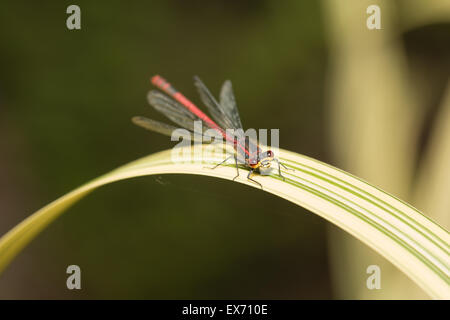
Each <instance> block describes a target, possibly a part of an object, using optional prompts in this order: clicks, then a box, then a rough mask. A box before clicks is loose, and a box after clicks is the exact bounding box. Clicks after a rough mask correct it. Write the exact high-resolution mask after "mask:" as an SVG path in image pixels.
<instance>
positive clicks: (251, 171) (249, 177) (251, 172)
mask: <svg viewBox="0 0 450 320" xmlns="http://www.w3.org/2000/svg"><path fill="white" fill-rule="evenodd" d="M254 171H255V169H251V170H250V171H249V173H248V175H247V179H248V180H250V181H252V182H254V183H256V184H258V185H259V186H260V187H261V190H262V188H263V186H262V184H261V183H259V182H258V181H256V180H254V179H252V178H251V176H252V174H253V172H254Z"/></svg>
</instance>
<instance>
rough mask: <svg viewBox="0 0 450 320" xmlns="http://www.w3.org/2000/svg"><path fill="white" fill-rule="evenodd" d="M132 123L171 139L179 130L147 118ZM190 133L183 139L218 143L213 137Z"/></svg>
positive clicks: (134, 119)
mask: <svg viewBox="0 0 450 320" xmlns="http://www.w3.org/2000/svg"><path fill="white" fill-rule="evenodd" d="M131 121H133V123H134V124H136V125H138V126H140V127H142V128H144V129H147V130H150V131H154V132H157V133H160V134H163V135H166V136H169V137H171V136H172V134H173V132H174V131H175V130H177V129H179V128H177V127H175V126H172V125H170V124H167V123H163V122H159V121H156V120H153V119H149V118H146V117H142V116H136V117H133V118H132V119H131ZM188 131H189V133H188V134H186V135H182V136H183V138H185V139H189V140H192V141H198V142H202V143H210V142H211V141H213V142H215V141H216V140H215V139H213V137H212V136H211V135H208V134H205V135H202V134H199V133H195V132H193V131H191V130H188ZM180 133H181V132H180ZM205 138H207V139H205Z"/></svg>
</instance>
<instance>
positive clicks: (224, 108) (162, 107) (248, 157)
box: [132, 75, 292, 188]
mask: <svg viewBox="0 0 450 320" xmlns="http://www.w3.org/2000/svg"><path fill="white" fill-rule="evenodd" d="M151 82H152V83H153V85H155V86H156V87H157V88H159V89H160V90H162V91H164V92H165V93H166V94H167V95H165V94H163V93H161V92H159V91H155V90H152V91H150V92H149V94H148V100H149V103H150V104H151V105H152V106H153V107H154V108H155V109H156V110H157V111H159V112H161V113H163V114H164V115H165V116H166V117H167V118H169V119H170V120H172V121H173V122H174V123H176V124H178V125H179V126H181V127H183V128H185V129H187V130H189V131H190V132H191V134H192V135H193V137H195V135H196V134H197V133H196V132H195V130H194V121H199V120H200V121H201V123H202V125H203V127H205V128H208V129H214V130H216V131H217V132H218V133H219V135H221V136H222V137H223V138H224V139H225V140H226V141H227V142H228V143H231V144H232V145H233V148H234V151H235V152H234V154H233V155H231V156H229V157H227V158H226V159H225V160H223V161H222V162H221V163H219V164H217V165H215V166H214V167H212V168H211V169H215V168H217V167H218V166H220V165H222V164H224V163H225V162H227V161H228V160H230V159H232V158H234V162H235V164H236V172H237V174H236V176H235V177H234V178H233V180H234V179H236V178H237V177H239V166H238V158H239V159H243V160H241V161H240V162H242V163H243V164H244V165H245V166H246V167H247V168H248V169H249V173H248V175H247V179H249V180H250V181H252V182H254V183H256V184H258V185H259V186H260V187H261V188H262V185H261V183H259V182H258V181H256V180H254V179H252V174H253V173H255V172H261V170H262V169H264V170H265V169H268V168H270V166H271V163H272V162H276V163H277V164H278V175H279V176H280V177H281V178H283V179H285V178H284V176H283V175H282V174H281V168H280V166H282V167H283V168H285V169H287V170H292V169H290V168H287V167H286V166H285V165H284V164H282V163H281V162H280V161H279V160H278V159H277V158H275V155H274V152H273V151H271V150H267V151H263V150H262V149H261V148H260V147H259V145H258V144H257V143H256V142H255V141H254V140H252V139H248V137H245V135H244V131H243V129H242V123H241V119H240V117H239V112H238V109H237V105H236V100H235V98H234V94H233V89H232V86H231V82H230V81H229V80H227V81H225V83H224V84H223V86H222V89H221V92H220V103H219V102H217V101H216V99H215V98H214V97H213V95H212V94H211V93H210V91H209V90H208V88H206V86H205V85H204V84H203V82H202V81H201V80H200V79H199V78H198V77H194V83H195V86H196V87H197V89H198V91H199V93H200V98H201V100H202V101H203V103H204V104H205V105H206V107H207V108H208V111H209V113H210V114H211V116H212V118H213V119H214V120H215V121H213V120H212V119H211V118H210V117H208V116H207V115H206V114H205V113H204V112H203V111H201V110H200V109H199V108H198V107H197V106H195V105H194V104H193V103H192V102H191V101H190V100H188V99H187V98H186V97H185V96H184V95H183V94H182V93H181V92H179V91H178V90H176V89H175V88H174V87H173V86H172V85H171V84H170V83H169V82H167V81H166V80H165V79H164V78H162V77H160V76H159V75H156V76H154V77H152V79H151ZM132 120H133V122H134V123H135V124H137V125H139V126H141V127H143V128H145V129H148V130H152V131H155V132H158V133H161V134H165V135H168V136H171V135H172V133H173V131H174V130H176V129H178V128H177V127H175V126H172V125H169V124H165V123H162V122H159V121H156V120H152V119H149V118H146V117H142V116H137V117H133V119H132ZM227 129H233V130H231V131H230V130H227ZM230 132H232V133H230Z"/></svg>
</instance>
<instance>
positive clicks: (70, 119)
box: [0, 0, 450, 299]
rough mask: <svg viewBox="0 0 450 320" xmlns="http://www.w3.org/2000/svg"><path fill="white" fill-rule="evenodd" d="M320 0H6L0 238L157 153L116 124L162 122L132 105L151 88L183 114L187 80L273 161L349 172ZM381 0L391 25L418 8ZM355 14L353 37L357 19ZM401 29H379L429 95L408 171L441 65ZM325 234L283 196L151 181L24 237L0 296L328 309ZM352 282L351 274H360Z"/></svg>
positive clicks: (422, 39) (181, 179)
mask: <svg viewBox="0 0 450 320" xmlns="http://www.w3.org/2000/svg"><path fill="white" fill-rule="evenodd" d="M328 2H332V1H323V2H318V1H269V0H266V1H256V0H253V1H237V0H236V1H229V0H227V1H226V0H222V1H200V0H194V1H181V0H178V1H176V0H170V1H151V2H144V1H139V2H134V3H129V2H125V1H109V2H102V3H100V2H93V1H77V2H76V3H74V2H72V1H70V2H69V1H59V2H58V3H56V2H54V1H41V2H39V3H37V2H25V1H9V0H8V1H4V2H3V3H2V5H1V6H0V7H1V8H0V147H1V149H0V152H1V156H0V235H2V234H4V233H5V232H7V231H8V230H9V229H10V228H12V227H13V226H14V225H16V224H17V223H18V222H20V221H21V220H22V219H24V218H25V217H27V216H28V215H29V214H31V213H32V212H34V211H36V210H37V209H39V208H40V207H42V206H44V205H45V204H47V203H49V202H51V201H52V200H54V199H56V198H57V197H59V196H61V195H63V194H65V193H66V192H68V191H70V190H72V189H74V188H75V187H77V186H79V185H81V184H83V183H84V182H86V181H88V180H90V179H92V178H94V177H97V176H99V175H101V174H103V173H106V172H108V171H110V170H112V169H114V168H116V167H118V166H119V165H121V164H124V163H127V162H129V161H131V160H134V159H137V158H139V157H142V156H145V155H147V154H151V153H154V152H157V151H160V150H165V149H168V148H170V147H171V146H172V145H173V143H172V142H170V141H169V139H168V138H166V137H164V136H160V135H158V134H153V133H149V132H146V131H144V130H142V129H140V128H138V127H135V126H134V125H133V124H132V123H131V121H130V118H131V117H132V116H134V115H146V116H148V117H150V118H155V119H159V120H162V119H163V118H162V116H161V115H159V114H156V112H155V111H154V110H152V109H151V108H150V107H149V106H148V105H147V102H146V94H147V91H148V90H149V89H150V82H149V78H150V76H152V75H154V74H160V75H162V76H164V77H166V78H167V79H168V80H169V81H171V83H173V84H174V86H175V87H176V88H177V89H179V90H180V91H181V92H183V93H184V94H185V95H186V96H187V97H188V98H190V99H191V100H193V101H194V102H197V103H199V101H200V100H199V98H198V95H197V92H196V90H195V87H194V86H193V83H192V76H193V75H198V76H200V78H202V80H203V81H204V82H205V83H206V85H207V86H208V87H209V88H210V90H211V91H212V92H213V93H214V94H215V95H217V94H218V92H219V89H220V86H221V84H222V82H223V81H224V80H226V79H230V80H232V82H233V86H234V91H235V95H236V99H237V103H238V107H239V110H240V114H241V119H242V122H243V124H244V127H246V128H280V145H281V147H282V148H284V149H288V150H292V151H295V152H298V153H302V154H305V155H308V156H311V157H314V158H316V159H319V160H322V161H325V162H328V163H331V164H333V165H337V166H339V167H342V168H344V169H346V170H349V169H351V167H350V166H349V167H346V165H345V162H344V161H343V160H342V159H341V158H340V157H339V156H338V155H337V156H335V155H336V152H334V151H333V150H334V148H336V145H337V144H336V143H335V141H334V140H333V138H330V136H334V135H333V131H332V129H330V111H329V107H328V105H329V100H330V97H331V98H332V95H330V94H329V90H328V89H329V85H330V83H332V82H333V81H331V80H330V79H331V78H330V77H331V76H330V74H331V73H330V70H331V67H330V65H332V61H335V55H336V54H337V53H336V51H335V49H334V48H335V47H334V46H333V45H332V43H333V41H330V39H331V38H332V37H331V38H330V32H329V28H330V22H329V19H328V18H327V14H325V13H324V12H327V10H329V9H330V7H327V6H328V4H327V3H328ZM356 2H358V1H356V0H355V1H350V2H348V3H347V5H350V6H351V5H352V3H356ZM70 4H77V5H78V6H80V8H81V26H82V29H81V30H77V31H70V30H68V29H67V28H66V19H67V17H68V14H66V8H67V6H69V5H70ZM397 4H398V7H397V8H396V10H397V11H398V12H400V13H401V12H407V13H408V12H410V11H411V12H413V13H415V12H416V11H415V10H411V8H410V7H408V6H407V5H405V3H404V2H397ZM406 7H408V8H409V10H410V11H407V10H406V9H405V10H404V11H402V10H403V8H406ZM324 8H325V9H324ZM326 8H328V9H326ZM386 10H388V9H386ZM397 11H396V12H397ZM328 12H329V11H328ZM328 14H329V13H328ZM360 14H361V19H362V20H361V21H362V23H361V24H360V26H359V27H360V28H361V29H362V30H367V29H366V25H365V19H366V18H367V15H366V13H365V11H364V9H363V10H362V11H361V12H360ZM382 17H384V16H382ZM411 17H412V18H411ZM446 17H447V16H446ZM382 21H383V20H382ZM411 21H412V22H411ZM417 21H421V20H420V19H418V18H416V16H414V15H411V14H406V13H405V14H404V15H402V14H399V15H398V20H395V23H394V24H393V25H391V26H390V27H389V28H397V29H396V30H397V31H396V33H398V38H396V40H399V41H401V43H402V46H403V45H404V48H405V52H406V55H405V56H406V60H405V61H406V63H407V67H408V68H409V69H408V70H409V71H408V72H410V73H408V77H410V79H412V81H413V80H414V79H416V78H417V79H422V78H423V73H422V72H421V70H426V71H427V73H426V77H427V79H429V81H428V84H429V83H431V84H432V85H428V86H427V85H425V86H424V87H421V89H423V90H424V91H425V92H426V95H425V98H423V99H422V100H421V103H420V106H419V107H418V108H419V109H422V110H424V111H423V112H422V113H421V114H420V116H419V119H421V121H420V125H418V126H416V129H417V132H418V139H417V144H416V145H415V151H417V152H416V153H415V154H414V156H413V159H414V161H415V163H416V165H417V163H419V161H420V159H421V155H422V154H423V152H424V151H423V150H425V148H426V145H427V139H428V136H429V132H430V131H431V129H430V128H431V127H432V123H433V119H435V117H436V114H437V112H438V110H439V105H440V104H439V102H440V101H441V99H442V96H443V94H444V91H445V87H446V81H447V79H448V71H449V68H450V64H449V63H448V57H449V55H450V50H449V48H450V46H449V41H448V39H449V37H448V36H449V34H450V33H449V30H450V29H449V24H445V23H442V22H441V21H438V22H439V23H435V22H434V21H432V23H428V22H427V25H426V26H423V23H422V22H420V23H418V22H417ZM427 21H428V20H427ZM411 24H412V25H413V27H411V26H410V25H411ZM402 26H408V27H402ZM352 30H353V31H354V32H355V33H357V32H358V30H355V29H352ZM353 31H351V32H353ZM374 32H389V30H380V31H374ZM331 34H332V32H331ZM345 36H346V37H352V34H351V33H350V34H346V35H345ZM333 39H335V38H333ZM334 66H336V65H334ZM414 72H416V74H415V73H414ZM422 81H423V79H422ZM427 88H428V89H427ZM327 98H328V99H327ZM199 104H200V103H199ZM331 121H332V120H331ZM343 125H345V124H343ZM352 172H353V173H355V174H358V172H354V171H352ZM381 187H383V185H382V186H381ZM388 190H389V189H388ZM330 228H334V227H330V226H329V224H328V223H327V222H325V221H324V220H322V219H321V218H319V217H317V216H315V215H313V214H311V213H309V212H308V211H306V210H303V209H301V208H299V207H297V206H295V205H293V204H291V203H289V202H286V201H285V200H282V199H279V198H277V197H275V196H273V195H270V194H267V193H264V192H261V191H259V190H257V189H254V188H249V187H247V186H244V185H241V184H237V183H232V182H229V181H221V180H218V179H214V178H209V177H200V176H181V175H167V176H160V177H144V178H139V179H133V180H129V181H123V182H118V183H115V184H113V185H110V186H106V187H103V188H101V189H100V190H98V191H96V192H94V193H93V194H91V195H89V196H88V197H87V198H86V199H83V200H82V201H81V202H80V203H78V204H76V205H75V206H74V207H73V208H71V209H70V210H69V211H68V212H67V213H66V214H64V215H62V217H61V218H59V219H58V220H57V221H56V222H55V223H53V224H52V225H51V226H50V227H49V228H48V229H46V230H45V232H43V233H42V234H41V235H40V236H39V237H38V238H37V239H36V240H35V241H33V242H32V244H31V245H30V246H29V247H27V248H26V249H25V250H24V251H23V253H21V254H20V255H19V257H18V258H17V259H16V260H14V262H13V263H12V264H11V265H10V266H9V268H8V269H7V270H6V271H5V272H4V274H2V276H1V277H0V298H3V299H4V298H12V299H15V298H32V299H34V298H61V299H69V298H71V299H72V298H87V299H93V298H101V299H103V298H135V299H136V298H137V299H141V298H150V299H156V298H158V299H166V298H175V299H180V298H185V299H196V298H214V299H219V298H222V299H226V298H236V299H239V298H254V299H259V298H261V299H262V298H266V299H304V298H308V299H314V298H317V299H329V298H338V297H343V296H342V295H340V294H339V292H340V291H339V290H338V289H337V288H336V286H338V285H339V283H338V282H336V279H335V278H334V277H336V276H337V275H335V273H333V271H332V268H333V263H332V261H333V259H331V258H330V254H329V245H328V244H329V238H328V233H329V229H330ZM334 232H337V233H342V231H339V230H337V229H336V230H334ZM71 264H76V265H79V266H80V267H81V270H82V290H80V291H69V290H67V288H66V285H65V283H66V278H67V276H68V275H67V274H66V273H65V270H66V267H67V266H68V265H71ZM352 272H353V270H352V271H351V272H350V271H349V272H348V273H347V277H348V279H350V278H351V277H352V276H353V275H354V274H353V273H352ZM355 272H360V274H359V276H362V277H365V269H362V270H360V271H355ZM343 281H344V283H345V281H346V278H345V276H344V278H343ZM363 284H364V283H363ZM344 297H345V296H344Z"/></svg>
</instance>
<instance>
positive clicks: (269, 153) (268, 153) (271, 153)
mask: <svg viewBox="0 0 450 320" xmlns="http://www.w3.org/2000/svg"><path fill="white" fill-rule="evenodd" d="M267 156H268V157H269V158H272V157H273V152H272V151H270V150H269V151H267Z"/></svg>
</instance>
